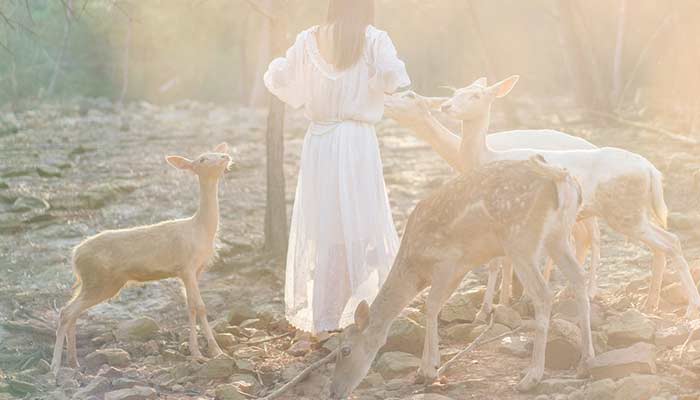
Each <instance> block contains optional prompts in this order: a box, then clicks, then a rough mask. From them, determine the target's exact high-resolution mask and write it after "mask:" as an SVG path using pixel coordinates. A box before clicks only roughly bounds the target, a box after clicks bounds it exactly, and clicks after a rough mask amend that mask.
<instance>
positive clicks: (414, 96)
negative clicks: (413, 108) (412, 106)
mask: <svg viewBox="0 0 700 400" xmlns="http://www.w3.org/2000/svg"><path fill="white" fill-rule="evenodd" d="M406 97H408V98H409V99H415V98H416V95H415V94H413V93H412V92H408V93H406Z"/></svg>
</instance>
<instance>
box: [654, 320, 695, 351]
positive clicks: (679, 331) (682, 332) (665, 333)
mask: <svg viewBox="0 0 700 400" xmlns="http://www.w3.org/2000/svg"><path fill="white" fill-rule="evenodd" d="M687 337H688V328H686V327H685V326H682V325H675V326H671V327H668V328H666V329H660V330H658V331H656V333H655V334H654V344H656V345H657V346H658V347H665V348H673V347H676V346H678V345H681V344H683V342H685V339H686V338H687Z"/></svg>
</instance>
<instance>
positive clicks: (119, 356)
mask: <svg viewBox="0 0 700 400" xmlns="http://www.w3.org/2000/svg"><path fill="white" fill-rule="evenodd" d="M130 363H131V357H129V353H127V352H126V351H124V350H122V349H102V350H95V351H94V352H92V353H90V354H88V355H87V357H85V366H86V367H87V368H88V369H90V370H96V369H98V368H99V367H101V366H102V365H103V364H107V365H109V366H111V367H116V368H123V367H127V366H129V364H130Z"/></svg>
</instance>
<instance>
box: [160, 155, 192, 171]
mask: <svg viewBox="0 0 700 400" xmlns="http://www.w3.org/2000/svg"><path fill="white" fill-rule="evenodd" d="M165 160H166V161H167V162H168V164H170V165H172V166H173V167H175V168H177V169H185V170H190V171H191V170H192V161H190V160H188V159H186V158H185V157H180V156H167V157H165Z"/></svg>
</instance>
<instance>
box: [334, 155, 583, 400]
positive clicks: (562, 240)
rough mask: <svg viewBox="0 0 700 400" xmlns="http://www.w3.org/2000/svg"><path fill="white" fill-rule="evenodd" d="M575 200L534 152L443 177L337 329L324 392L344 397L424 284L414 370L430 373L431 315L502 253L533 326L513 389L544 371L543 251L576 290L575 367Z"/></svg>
mask: <svg viewBox="0 0 700 400" xmlns="http://www.w3.org/2000/svg"><path fill="white" fill-rule="evenodd" d="M580 201H581V196H580V188H579V185H578V184H577V183H576V182H575V180H574V179H573V178H572V177H571V176H570V175H569V174H568V173H566V171H564V170H562V169H560V168H556V167H552V166H549V165H547V164H545V163H543V162H542V161H541V159H538V158H537V157H533V158H532V159H530V160H525V161H499V162H495V163H490V164H488V165H485V166H483V167H481V168H477V169H474V170H473V171H472V172H470V173H468V174H466V175H462V176H460V177H458V178H456V179H453V180H451V181H449V182H448V183H446V184H445V185H444V186H443V187H442V188H440V189H438V190H437V191H436V192H434V193H433V194H432V195H430V196H429V197H428V198H426V199H424V200H421V201H420V202H419V203H418V205H416V207H415V209H414V210H413V212H412V213H411V215H410V216H409V218H408V223H407V224H406V229H405V232H404V234H403V237H402V239H401V246H400V248H399V251H398V254H397V256H396V258H395V260H394V265H393V266H392V268H391V272H390V273H389V276H388V278H387V280H386V281H385V282H384V285H383V286H382V288H381V289H380V291H379V293H378V295H377V297H376V298H375V300H374V301H373V302H372V305H371V306H369V305H367V303H366V302H362V303H360V305H359V306H358V307H357V309H356V310H355V323H354V324H352V325H350V326H349V327H347V328H346V329H345V330H344V331H343V332H342V334H341V339H340V345H339V352H338V358H337V360H336V365H335V371H334V373H333V379H332V383H331V397H332V398H334V399H340V398H345V397H346V396H348V395H349V394H350V392H352V390H354V388H355V387H356V386H357V385H358V384H359V383H360V381H361V380H362V378H363V377H364V376H365V375H366V374H367V371H368V370H369V368H370V365H371V364H372V360H373V359H374V357H375V356H376V354H377V352H378V351H379V349H380V348H381V347H382V346H383V345H384V343H385V342H386V339H387V335H388V332H389V328H390V326H391V324H392V321H393V320H394V319H395V318H396V317H397V316H398V315H399V313H400V312H401V310H403V309H404V308H405V307H406V306H407V305H408V304H409V303H410V302H411V300H412V299H413V298H414V297H415V296H416V295H417V294H418V293H420V292H421V291H422V290H423V289H425V288H426V287H428V286H430V287H431V288H430V292H429V294H428V298H427V300H426V338H425V343H424V348H423V357H422V361H421V365H420V370H419V372H418V373H419V376H420V377H422V378H424V379H426V380H428V381H431V380H434V379H436V378H437V371H438V366H439V362H440V353H439V346H438V340H439V338H438V325H437V324H438V313H439V312H440V309H441V308H442V306H443V305H444V304H445V302H446V301H447V300H448V299H449V298H450V295H452V293H453V292H454V290H455V289H456V288H457V287H458V285H459V283H460V281H461V280H462V278H463V277H464V275H465V274H466V273H467V272H468V271H470V270H472V269H473V268H475V267H478V266H479V265H481V264H483V263H485V262H488V261H489V260H491V259H493V258H494V257H499V256H508V257H510V258H511V259H512V260H513V263H514V269H515V272H516V274H517V275H518V278H519V279H520V281H521V282H522V283H523V287H524V289H525V292H526V293H527V295H528V296H530V297H531V298H532V299H533V304H534V308H535V318H536V324H535V325H536V328H535V332H536V333H535V342H534V348H533V354H532V362H531V364H530V368H529V369H528V370H527V373H526V374H525V377H524V378H523V379H522V380H521V381H520V383H519V384H518V386H517V388H518V389H519V390H529V389H531V388H533V387H534V386H535V385H536V384H537V383H538V382H539V381H540V380H541V378H542V375H543V373H544V351H545V345H546V342H547V330H548V327H549V315H550V311H551V303H552V295H551V293H550V291H549V289H548V287H547V284H546V283H545V281H544V278H543V277H542V274H541V273H540V271H539V266H538V264H539V261H540V256H541V254H542V253H544V254H546V255H548V256H550V257H552V258H553V259H554V260H555V262H556V263H557V265H559V266H560V268H561V269H562V270H563V271H564V273H565V274H566V275H567V277H568V278H569V279H570V281H571V283H572V286H573V288H574V290H575V293H576V299H577V304H578V309H579V313H580V315H581V318H580V324H581V332H582V344H583V349H582V351H581V353H582V358H581V363H582V365H586V363H587V361H588V360H589V359H590V358H592V357H593V347H592V344H591V330H590V321H589V313H590V304H589V300H588V296H587V294H586V282H585V278H584V276H583V274H582V272H581V268H580V267H579V265H578V263H577V262H576V258H575V256H574V255H573V251H572V249H571V245H570V241H569V239H568V238H569V235H570V234H571V228H572V226H573V224H574V223H575V221H576V215H577V213H578V209H579V205H580Z"/></svg>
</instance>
